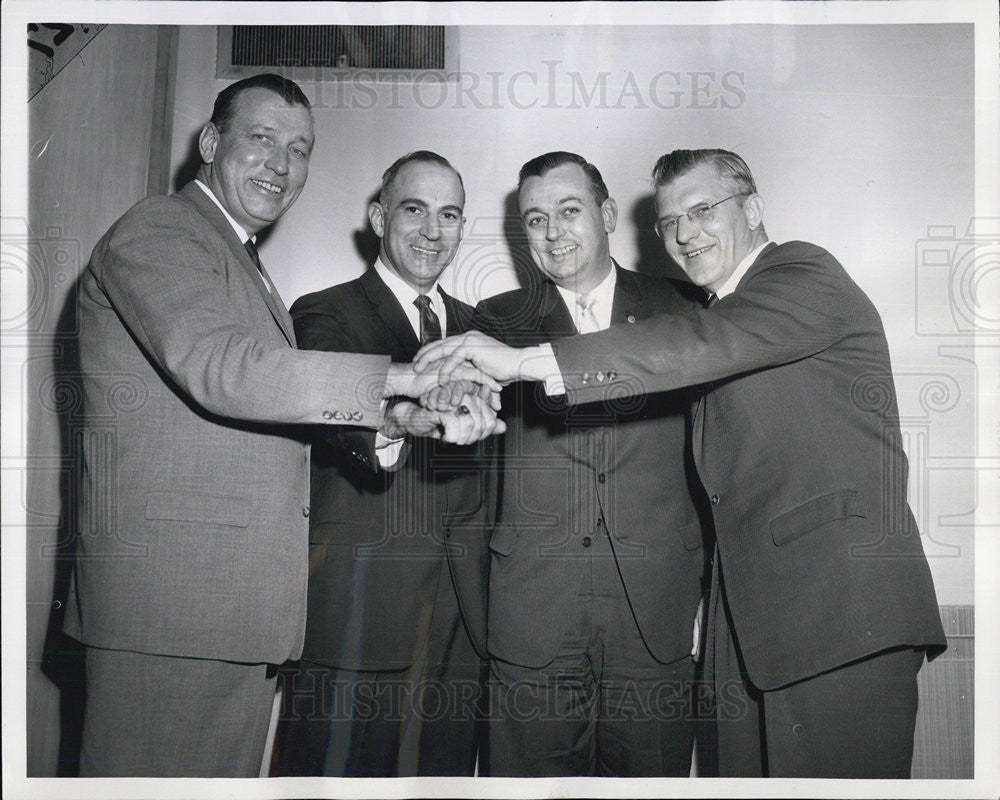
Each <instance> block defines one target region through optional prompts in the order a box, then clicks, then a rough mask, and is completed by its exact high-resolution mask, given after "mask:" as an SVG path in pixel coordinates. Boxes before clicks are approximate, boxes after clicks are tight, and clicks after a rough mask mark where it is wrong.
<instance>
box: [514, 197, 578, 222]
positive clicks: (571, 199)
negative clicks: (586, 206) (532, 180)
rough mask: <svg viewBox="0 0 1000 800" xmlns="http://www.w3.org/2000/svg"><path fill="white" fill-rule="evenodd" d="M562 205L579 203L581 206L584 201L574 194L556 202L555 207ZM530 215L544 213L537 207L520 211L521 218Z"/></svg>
mask: <svg viewBox="0 0 1000 800" xmlns="http://www.w3.org/2000/svg"><path fill="white" fill-rule="evenodd" d="M564 203H579V204H580V205H583V203H584V201H583V199H582V198H579V197H577V196H576V195H575V194H571V195H570V196H569V197H564V198H562V199H561V200H557V201H556V205H557V206H561V205H563V204H564ZM531 213H536V214H544V213H545V212H544V211H543V210H542V209H540V208H539V207H538V206H532V207H531V208H526V209H525V210H524V211H522V212H521V216H522V217H526V216H527V215H528V214H531Z"/></svg>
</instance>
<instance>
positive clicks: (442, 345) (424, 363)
mask: <svg viewBox="0 0 1000 800" xmlns="http://www.w3.org/2000/svg"><path fill="white" fill-rule="evenodd" d="M464 343H465V337H464V335H462V336H449V337H448V338H446V339H438V340H437V341H436V342H431V343H430V344H425V345H424V346H423V347H421V348H420V350H419V351H418V352H417V355H416V357H415V358H414V359H413V369H414V370H415V371H416V372H424V371H425V370H426V369H427V368H428V365H430V364H432V363H433V362H435V361H438V360H440V359H442V358H446V357H449V356H451V354H452V353H454V352H455V351H456V350H458V349H460V348H461V347H462V345H463V344H464ZM463 358H464V357H463Z"/></svg>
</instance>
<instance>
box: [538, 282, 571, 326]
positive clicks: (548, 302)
mask: <svg viewBox="0 0 1000 800" xmlns="http://www.w3.org/2000/svg"><path fill="white" fill-rule="evenodd" d="M539 329H540V330H541V332H542V333H544V334H545V335H546V336H545V337H544V338H543V339H541V341H546V340H547V339H554V338H556V337H560V336H573V335H575V334H576V333H577V330H576V326H575V325H574V324H573V315H572V314H570V313H569V309H568V308H566V304H565V303H564V302H563V299H562V295H560V294H559V289H557V288H556V285H555V284H554V283H552V281H548V280H546V281H545V282H544V283H542V285H541V301H540V303H539Z"/></svg>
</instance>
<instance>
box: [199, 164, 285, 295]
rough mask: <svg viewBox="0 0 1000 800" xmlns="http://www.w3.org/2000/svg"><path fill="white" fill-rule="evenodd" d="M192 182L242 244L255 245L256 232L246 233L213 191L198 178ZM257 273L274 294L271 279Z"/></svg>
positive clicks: (265, 286)
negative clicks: (216, 207)
mask: <svg viewBox="0 0 1000 800" xmlns="http://www.w3.org/2000/svg"><path fill="white" fill-rule="evenodd" d="M194 182H195V183H196V184H197V185H198V186H199V187H200V188H201V190H202V191H203V192H204V193H205V194H207V195H208V197H209V199H210V200H211V201H212V202H213V203H215V205H217V206H218V207H219V211H221V212H222V213H223V214H224V215H225V217H226V219H227V220H229V224H230V225H232V226H233V230H234V231H236V235H237V236H239V237H240V241H241V242H242V243H243V244H244V246H245V245H246V243H247V242H248V241H252V242H253V243H254V244H255V245H256V243H257V236H256V234H255V235H253V236H251V235H250V234H249V233H247V232H246V231H245V230H244V229H243V226H242V225H240V223H238V222H237V221H236V220H235V219H233V215H232V214H230V213H229V212H228V211H226V207H225V206H224V205H222V203H220V202H219V198H218V197H216V196H215V193H214V192H213V191H212V190H211V189H209V188H208V187H207V186H206V185H205V184H204V183H202V182H201V181H200V180H198V178H195V179H194ZM257 274H258V275H260V279H261V280H262V281H263V282H264V288H265V289H267V291H268V293H269V294H274V287H273V286H272V285H271V281H269V280H268V279H267V276H266V275H265V274H264V273H263V272H261V271H260V270H257Z"/></svg>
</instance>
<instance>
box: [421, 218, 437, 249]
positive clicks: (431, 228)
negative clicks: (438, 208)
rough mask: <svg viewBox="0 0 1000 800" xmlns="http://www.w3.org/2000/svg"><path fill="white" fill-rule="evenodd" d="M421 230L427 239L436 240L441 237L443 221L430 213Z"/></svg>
mask: <svg viewBox="0 0 1000 800" xmlns="http://www.w3.org/2000/svg"><path fill="white" fill-rule="evenodd" d="M420 232H421V233H422V234H423V236H424V238H425V239H428V240H430V241H432V242H433V241H436V240H437V239H440V238H441V223H440V222H439V221H438V218H437V216H436V215H435V214H428V215H427V219H425V220H424V224H423V225H422V226H421V228H420Z"/></svg>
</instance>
